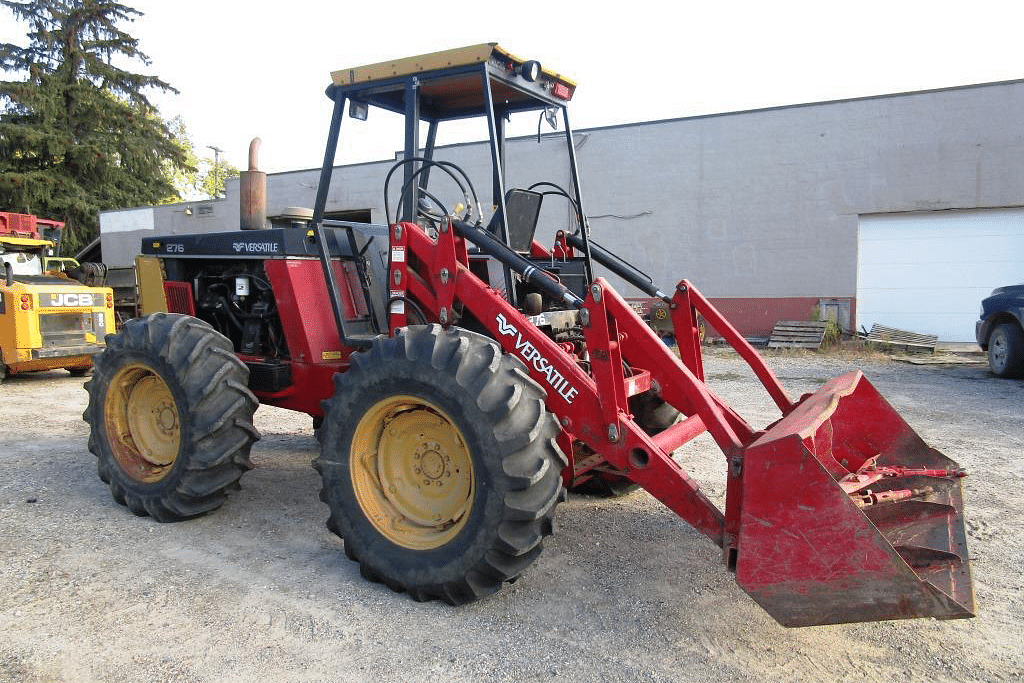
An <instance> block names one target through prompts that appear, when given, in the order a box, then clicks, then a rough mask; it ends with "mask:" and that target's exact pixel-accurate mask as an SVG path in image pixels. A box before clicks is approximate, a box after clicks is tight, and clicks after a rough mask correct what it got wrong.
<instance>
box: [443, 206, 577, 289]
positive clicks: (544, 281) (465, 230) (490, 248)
mask: <svg viewBox="0 0 1024 683" xmlns="http://www.w3.org/2000/svg"><path fill="white" fill-rule="evenodd" d="M452 227H453V228H454V229H455V232H457V233H458V234H459V235H461V236H462V237H463V238H465V239H467V240H469V241H470V242H472V243H473V244H475V245H476V246H478V247H480V249H481V251H483V252H484V253H485V254H489V255H490V256H493V257H494V258H496V259H498V260H499V261H501V262H502V263H503V264H505V265H506V266H508V267H509V268H511V269H512V270H514V271H515V272H517V273H519V274H520V275H521V276H523V277H524V278H525V279H526V281H527V282H529V283H530V284H532V285H534V286H535V287H537V289H539V290H541V291H542V292H544V293H545V294H547V295H548V296H549V297H551V298H552V299H555V300H558V301H564V302H565V303H566V304H568V305H570V306H572V307H574V308H582V307H583V299H581V298H579V297H578V296H576V295H575V294H573V293H572V292H571V291H570V290H569V288H568V287H566V286H565V285H563V284H562V283H561V282H558V281H557V280H555V279H554V278H553V277H552V276H551V275H550V274H549V273H548V272H547V271H545V270H542V269H540V268H538V267H537V266H535V265H533V264H532V263H530V262H529V261H528V260H526V259H525V258H523V257H522V256H520V255H519V254H517V253H516V252H514V251H513V250H511V249H509V248H508V247H507V246H505V244H504V243H503V242H501V241H500V240H498V239H497V238H495V237H494V236H493V235H492V234H491V233H489V232H487V231H486V230H484V229H483V228H481V227H480V226H478V225H474V224H472V223H467V222H466V221H460V220H458V219H452Z"/></svg>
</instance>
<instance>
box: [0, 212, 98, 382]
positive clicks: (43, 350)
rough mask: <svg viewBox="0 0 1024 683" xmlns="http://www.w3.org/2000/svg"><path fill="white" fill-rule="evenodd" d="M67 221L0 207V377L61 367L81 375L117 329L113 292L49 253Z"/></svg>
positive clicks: (56, 242) (54, 249) (89, 366)
mask: <svg viewBox="0 0 1024 683" xmlns="http://www.w3.org/2000/svg"><path fill="white" fill-rule="evenodd" d="M63 227H64V224H63V223H60V222H58V221H48V220H44V219H39V218H36V217H35V216H31V215H27V214H17V213H4V212H0V381H3V380H4V379H6V378H7V376H8V375H13V374H17V373H22V372H36V371H39V370H53V369H56V368H66V369H67V370H68V371H69V372H70V373H71V374H72V375H84V374H85V373H86V372H88V371H89V368H91V367H92V357H93V356H94V355H95V354H97V353H99V352H100V351H102V350H103V348H104V347H103V338H104V336H105V335H106V334H107V332H113V331H114V292H113V290H112V289H110V288H109V287H89V286H86V285H84V284H82V283H81V282H78V281H77V280H73V279H72V278H71V277H69V276H68V273H67V272H66V270H67V269H68V268H70V267H73V266H74V265H75V264H74V262H73V261H71V260H70V259H61V258H56V257H55V256H54V252H55V251H56V248H57V244H58V241H59V239H60V231H61V230H62V229H63Z"/></svg>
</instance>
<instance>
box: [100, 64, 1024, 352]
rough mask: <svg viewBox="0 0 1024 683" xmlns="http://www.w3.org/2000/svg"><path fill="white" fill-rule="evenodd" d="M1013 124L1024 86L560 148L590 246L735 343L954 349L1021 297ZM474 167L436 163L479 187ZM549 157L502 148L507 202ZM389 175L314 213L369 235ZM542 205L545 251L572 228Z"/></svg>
mask: <svg viewBox="0 0 1024 683" xmlns="http://www.w3.org/2000/svg"><path fill="white" fill-rule="evenodd" d="M1022 121H1024V81H1009V82H1000V83H991V84H983V85H975V86H966V87H957V88H949V89H942V90H933V91H925V92H912V93H904V94H897V95H885V96H878V97H868V98H860V99H852V100H842V101H834V102H824V103H817V104H807V105H796V106H787V107H778V108H772V109H762V110H755V111H744V112H735V113H728V114H720V115H710V116H700V117H690V118H680V119H671V120H663V121H649V122H642V123H635V124H628V125H619V126H609V127H602V128H592V129H586V130H580V131H577V132H576V133H575V135H576V140H575V144H576V148H577V155H578V162H579V170H580V176H581V183H582V186H583V198H584V209H585V211H586V213H587V214H588V216H589V220H590V225H591V234H592V238H593V239H594V240H596V241H597V242H599V243H601V244H602V245H604V246H605V247H607V248H609V249H611V250H612V251H614V252H616V253H618V254H619V255H621V256H622V257H623V258H625V259H627V260H629V261H631V262H633V263H635V264H636V265H638V266H639V267H640V268H641V269H643V270H645V271H646V272H647V273H649V274H650V275H651V276H652V278H653V279H654V280H655V282H657V283H659V284H660V285H661V286H662V287H663V288H670V287H672V286H673V285H674V284H675V283H676V282H677V281H678V280H679V279H681V278H684V277H685V278H687V279H689V280H691V281H692V282H693V283H694V284H696V285H697V287H698V288H700V289H701V291H703V292H704V293H705V295H707V296H708V297H709V298H711V299H712V301H713V302H714V303H715V304H716V305H717V306H719V307H720V308H721V309H722V310H723V312H724V313H725V314H726V316H727V317H728V318H730V319H731V320H732V321H733V323H734V324H735V325H736V326H737V327H738V328H739V329H740V330H741V331H742V332H743V333H745V334H747V335H748V336H767V335H768V333H769V331H770V330H771V328H772V326H773V325H774V324H775V323H776V322H777V321H779V320H807V319H811V318H814V317H816V316H819V317H822V318H824V317H832V318H834V319H836V320H837V321H838V322H839V323H840V324H841V325H842V326H843V327H844V328H846V329H848V330H849V329H852V328H855V327H865V328H870V326H871V325H872V324H873V323H881V324H884V325H888V326H891V327H898V328H901V329H905V330H910V331H913V332H919V333H923V334H934V335H937V336H938V337H939V339H940V340H942V341H971V340H973V330H974V320H975V319H976V317H977V315H978V307H979V302H980V301H981V299H982V298H984V296H986V295H987V294H988V293H989V291H990V290H991V289H993V288H994V287H996V286H999V285H1004V284H1010V283H1016V282H1022V281H1024V125H1022V124H1021V122H1022ZM368 125H369V124H368ZM349 130H351V129H349ZM343 134H344V133H343ZM488 154H489V152H488V149H487V145H486V144H485V143H467V144H459V145H452V146H447V147H441V148H439V149H438V150H437V151H436V152H435V158H437V159H444V160H449V161H453V162H455V163H457V164H459V165H460V166H462V167H463V168H464V169H465V170H466V171H467V172H468V173H470V175H471V177H473V178H474V180H475V182H477V187H478V188H489V187H490V182H489V157H488ZM565 157H566V151H565V144H564V141H563V140H562V139H561V138H560V136H557V135H544V136H542V137H541V138H540V142H539V143H538V139H537V137H536V136H531V137H529V138H516V139H512V140H509V142H508V145H507V151H506V159H507V167H508V172H507V182H506V185H507V186H508V187H525V186H528V185H530V184H532V183H534V182H537V181H549V182H554V183H557V184H559V185H562V186H563V187H568V186H569V182H570V181H569V177H568V172H567V164H566V162H565ZM393 163H394V162H393V161H392V160H387V161H380V162H373V163H362V164H353V165H343V166H339V167H338V168H337V170H336V171H335V173H334V180H333V183H332V187H331V190H330V194H329V197H328V204H327V211H328V213H329V215H331V216H336V217H345V218H350V219H357V220H369V221H371V222H374V223H386V222H387V221H388V218H387V217H386V216H385V215H384V195H383V182H384V177H385V175H386V174H387V171H388V170H389V168H390V167H391V165H392V164H393ZM318 175H319V170H318V169H312V170H302V171H293V172H285V173H276V174H271V175H269V176H268V186H267V197H268V215H270V216H275V215H281V214H283V213H285V209H286V208H287V207H295V206H307V207H308V206H312V204H313V199H314V196H315V192H316V184H317V178H318ZM439 175H440V174H437V175H434V176H432V178H431V187H430V189H431V191H432V192H434V191H435V184H434V183H435V182H436V183H437V189H436V192H437V193H438V194H440V195H441V196H445V194H444V193H445V191H446V190H445V189H444V186H443V183H442V179H441V178H440V177H439ZM478 178H479V181H476V179H478ZM399 184H400V183H399ZM449 189H450V190H453V189H454V186H452V188H449ZM238 192H239V188H238V182H237V180H235V181H233V183H229V185H228V191H227V198H226V199H224V200H218V201H209V202H191V203H188V204H176V205H170V206H159V207H146V208H134V209H126V210H121V211H109V212H104V213H103V214H102V215H101V242H102V247H103V254H104V261H106V262H107V263H108V265H111V266H115V267H116V266H128V265H131V262H132V258H133V257H134V255H135V254H136V253H137V252H138V244H139V241H140V239H142V238H143V237H150V236H156V235H165V234H175V233H179V234H183V233H190V232H207V231H219V230H234V229H237V226H238V224H239V223H238V221H239V204H238ZM447 197H448V198H452V203H454V197H455V195H452V194H449V195H447ZM481 199H483V200H484V201H485V202H489V199H490V198H489V197H484V196H482V197H481ZM556 200H557V198H555V200H550V198H549V199H546V200H545V207H544V210H543V212H542V216H541V224H540V227H539V228H538V233H537V234H538V239H539V240H540V241H541V242H542V243H550V241H551V238H552V236H553V234H554V231H555V230H557V229H564V228H567V227H568V228H573V227H575V226H573V225H571V224H570V223H568V216H569V215H570V212H569V210H568V206H567V205H559V204H558V202H557V201H556ZM394 203H395V202H394V199H392V211H393V210H394V208H393V207H394ZM622 291H623V294H625V295H626V296H634V295H637V293H635V292H631V291H628V289H627V288H625V287H623V290H622Z"/></svg>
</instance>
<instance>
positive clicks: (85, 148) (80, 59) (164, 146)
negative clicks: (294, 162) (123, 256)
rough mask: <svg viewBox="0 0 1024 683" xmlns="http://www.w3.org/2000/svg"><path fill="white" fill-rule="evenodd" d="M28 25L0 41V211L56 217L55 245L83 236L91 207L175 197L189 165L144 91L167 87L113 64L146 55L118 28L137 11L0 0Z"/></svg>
mask: <svg viewBox="0 0 1024 683" xmlns="http://www.w3.org/2000/svg"><path fill="white" fill-rule="evenodd" d="M0 5H2V6H3V7H5V8H6V9H7V10H9V11H10V12H11V13H12V14H13V15H14V16H15V18H17V19H20V20H22V21H25V22H26V23H27V24H28V25H29V31H28V35H27V38H28V46H27V47H20V46H17V45H13V44H10V43H5V44H0V69H3V70H4V71H6V72H7V73H8V74H15V75H17V76H19V77H20V78H21V79H22V80H10V81H0V105H2V107H3V109H2V110H0V210H5V211H17V212H21V213H32V214H35V215H37V216H40V217H42V218H50V219H55V220H62V221H64V222H65V223H66V224H67V225H68V227H69V228H71V229H70V230H68V231H66V232H65V239H64V250H65V252H66V253H71V252H74V251H75V250H77V248H78V247H80V246H81V245H84V244H86V243H88V242H89V241H90V240H92V239H93V238H94V237H95V236H96V234H97V231H98V221H99V219H98V212H99V211H100V210H101V209H111V208H121V207H126V206H138V205H140V204H155V203H157V202H159V201H160V200H162V199H166V198H167V197H172V196H176V195H177V189H176V187H175V176H176V174H178V173H186V172H187V171H188V170H189V169H191V168H194V167H193V165H192V164H190V161H189V157H188V156H187V154H186V150H185V149H183V147H182V146H181V144H179V142H178V141H177V140H176V139H175V136H174V134H173V132H172V130H171V129H170V128H169V127H168V125H167V123H165V122H164V121H163V120H162V119H161V118H160V116H159V113H158V112H157V110H156V108H155V107H154V106H153V105H152V103H151V102H150V101H149V99H148V98H147V96H146V93H147V92H148V91H151V90H157V91H163V92H177V91H176V90H174V88H172V87H171V86H170V85H168V84H167V83H165V82H163V81H162V80H160V79H159V78H157V77H156V76H147V75H143V74H138V73H133V72H131V71H127V70H125V69H122V68H120V67H119V66H117V65H116V64H123V63H130V62H133V61H141V62H142V63H143V64H146V65H148V64H149V60H148V58H147V57H146V56H145V55H144V54H143V53H142V52H140V51H139V49H138V41H137V40H136V39H134V38H132V37H131V36H130V35H128V34H127V33H125V32H124V31H122V30H120V29H119V28H118V24H119V23H122V22H130V21H133V20H134V18H135V17H137V16H140V15H141V13H140V12H138V11H136V10H134V9H132V8H130V7H127V6H125V5H122V4H119V3H117V2H110V1H108V0H0Z"/></svg>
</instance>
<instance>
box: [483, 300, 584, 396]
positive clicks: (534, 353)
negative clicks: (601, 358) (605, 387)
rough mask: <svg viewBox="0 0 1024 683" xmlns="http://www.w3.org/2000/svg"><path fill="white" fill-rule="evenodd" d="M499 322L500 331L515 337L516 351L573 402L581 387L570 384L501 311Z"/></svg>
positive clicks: (557, 390)
mask: <svg viewBox="0 0 1024 683" xmlns="http://www.w3.org/2000/svg"><path fill="white" fill-rule="evenodd" d="M495 320H496V321H497V323H498V333H499V334H501V336H503V337H515V341H514V342H513V344H514V345H515V347H516V351H518V352H519V355H520V356H522V358H523V360H524V361H526V364H527V365H528V366H531V367H533V369H534V370H536V371H537V372H539V373H540V374H542V375H544V377H545V378H546V379H547V381H548V384H549V385H550V386H551V388H552V389H554V390H555V392H557V393H558V395H559V396H561V397H562V398H564V399H565V402H566V403H572V401H573V399H574V398H576V395H577V394H579V393H580V392H579V389H577V388H576V387H574V386H572V385H571V384H569V380H567V379H566V378H565V377H563V376H562V373H560V372H559V371H558V370H556V369H555V368H554V366H553V365H551V361H549V360H548V359H547V358H545V357H544V356H542V355H541V353H540V351H538V350H537V349H536V348H535V347H534V345H533V344H532V343H530V341H529V340H527V339H524V338H523V334H522V332H520V331H519V329H518V328H517V327H516V326H515V325H513V324H512V323H510V322H509V321H508V320H506V319H505V316H504V315H502V314H501V313H499V314H498V317H497V318H496V319H495Z"/></svg>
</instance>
